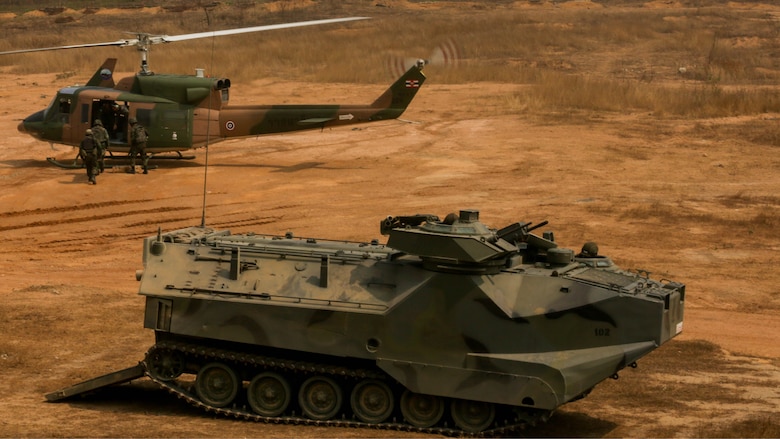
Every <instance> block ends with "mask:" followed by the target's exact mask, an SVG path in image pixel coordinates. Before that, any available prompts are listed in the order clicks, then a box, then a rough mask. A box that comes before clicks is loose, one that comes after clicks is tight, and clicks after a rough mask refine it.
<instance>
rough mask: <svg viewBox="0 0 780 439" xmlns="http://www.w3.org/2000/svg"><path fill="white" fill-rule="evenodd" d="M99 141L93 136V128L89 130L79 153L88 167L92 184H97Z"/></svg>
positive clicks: (88, 176) (88, 175)
mask: <svg viewBox="0 0 780 439" xmlns="http://www.w3.org/2000/svg"><path fill="white" fill-rule="evenodd" d="M97 150H98V146H97V142H96V141H95V139H93V138H92V130H89V129H88V130H87V132H86V133H85V135H84V139H83V140H82V141H81V144H80V145H79V155H80V156H81V159H82V160H84V166H85V167H86V168H87V178H89V182H90V183H91V184H97V180H95V172H96V170H97Z"/></svg>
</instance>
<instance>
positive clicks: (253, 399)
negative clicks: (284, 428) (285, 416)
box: [247, 372, 290, 416]
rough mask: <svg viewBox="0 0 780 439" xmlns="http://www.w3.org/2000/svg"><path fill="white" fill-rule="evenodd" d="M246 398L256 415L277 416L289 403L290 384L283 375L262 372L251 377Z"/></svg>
mask: <svg viewBox="0 0 780 439" xmlns="http://www.w3.org/2000/svg"><path fill="white" fill-rule="evenodd" d="M247 399H248V400H249V406H250V407H252V410H254V412H255V413H257V414H258V415H262V416H279V415H281V414H282V413H284V411H285V410H287V407H288V406H289V405H290V385H289V384H288V383H287V380H286V379H284V377H283V376H281V375H279V374H276V373H273V372H264V373H261V374H259V375H257V376H256V377H254V378H252V381H251V382H250V383H249V389H247Z"/></svg>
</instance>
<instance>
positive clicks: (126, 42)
mask: <svg viewBox="0 0 780 439" xmlns="http://www.w3.org/2000/svg"><path fill="white" fill-rule="evenodd" d="M137 42H138V40H119V41H110V42H107V43H89V44H74V45H71V46H56V47H39V48H37V49H20V50H9V51H7V52H0V55H10V54H12V53H27V52H43V51H45V50H62V49H79V48H82V47H100V46H134V45H136V44H137Z"/></svg>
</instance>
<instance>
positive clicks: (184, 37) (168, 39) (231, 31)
mask: <svg viewBox="0 0 780 439" xmlns="http://www.w3.org/2000/svg"><path fill="white" fill-rule="evenodd" d="M368 18H370V17H346V18H329V19H325V20H311V21H298V22H295V23H281V24H269V25H265V26H254V27H242V28H239V29H225V30H216V31H211V32H198V33H194V34H185V35H173V36H168V35H162V36H161V37H160V38H161V39H162V41H160V42H162V43H169V42H174V41H184V40H192V39H195V38H208V37H219V36H223V35H235V34H243V33H247V32H260V31H266V30H276V29H287V28H291V27H301V26H314V25H317V24H330V23H340V22H343V21H355V20H367V19H368ZM154 42H157V41H154Z"/></svg>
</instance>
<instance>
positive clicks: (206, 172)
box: [200, 12, 215, 227]
mask: <svg viewBox="0 0 780 439" xmlns="http://www.w3.org/2000/svg"><path fill="white" fill-rule="evenodd" d="M206 16H208V12H207V13H206ZM214 46H215V38H212V39H211V61H210V64H211V66H210V67H209V71H211V70H213V69H214V51H215V47H214ZM213 99H214V93H213V91H212V92H210V93H209V109H208V111H207V112H206V120H207V123H206V163H205V165H204V166H203V204H202V206H201V214H200V226H201V227H206V193H207V192H208V191H207V187H208V175H209V142H210V140H211V106H212V105H213V104H214V101H213Z"/></svg>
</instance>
